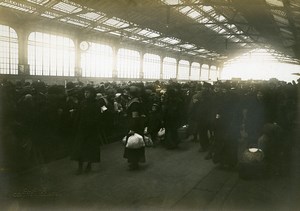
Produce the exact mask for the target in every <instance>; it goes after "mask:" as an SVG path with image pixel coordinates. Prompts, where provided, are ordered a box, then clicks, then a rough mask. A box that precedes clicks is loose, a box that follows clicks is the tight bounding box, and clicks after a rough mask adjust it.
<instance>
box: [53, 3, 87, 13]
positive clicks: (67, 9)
mask: <svg viewBox="0 0 300 211" xmlns="http://www.w3.org/2000/svg"><path fill="white" fill-rule="evenodd" d="M52 8H53V9H55V10H58V11H61V12H64V13H68V14H70V13H76V12H79V11H81V10H82V9H81V8H80V7H77V6H75V5H72V4H69V3H65V2H59V3H57V4H55V5H54V6H53V7H52Z"/></svg>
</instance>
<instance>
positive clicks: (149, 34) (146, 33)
mask: <svg viewBox="0 0 300 211" xmlns="http://www.w3.org/2000/svg"><path fill="white" fill-rule="evenodd" d="M137 34H139V35H142V36H145V37H149V38H154V37H158V36H160V34H159V33H158V32H152V31H148V30H146V29H143V30H141V31H139V32H137Z"/></svg>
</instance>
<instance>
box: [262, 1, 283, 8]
mask: <svg viewBox="0 0 300 211" xmlns="http://www.w3.org/2000/svg"><path fill="white" fill-rule="evenodd" d="M266 2H267V3H268V4H269V5H271V6H279V7H283V2H282V1H281V0H266Z"/></svg>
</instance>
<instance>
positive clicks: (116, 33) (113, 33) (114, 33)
mask: <svg viewBox="0 0 300 211" xmlns="http://www.w3.org/2000/svg"><path fill="white" fill-rule="evenodd" d="M109 33H110V34H112V35H116V36H121V33H120V32H116V31H114V32H109Z"/></svg>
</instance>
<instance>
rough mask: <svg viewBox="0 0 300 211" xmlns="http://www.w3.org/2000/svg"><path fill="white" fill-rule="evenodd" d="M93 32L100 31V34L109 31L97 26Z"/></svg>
mask: <svg viewBox="0 0 300 211" xmlns="http://www.w3.org/2000/svg"><path fill="white" fill-rule="evenodd" d="M94 30H96V31H100V32H105V31H107V30H109V29H108V28H106V27H103V26H97V27H95V28H94Z"/></svg>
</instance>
